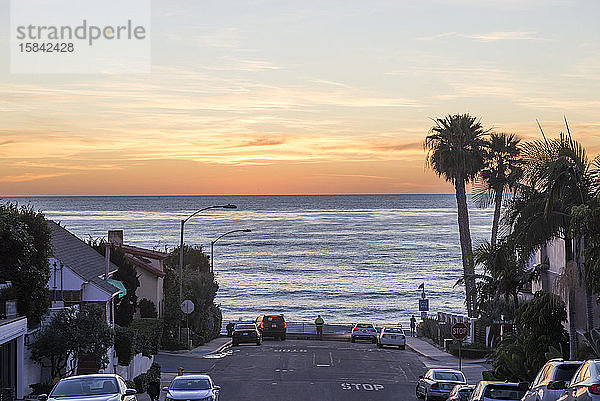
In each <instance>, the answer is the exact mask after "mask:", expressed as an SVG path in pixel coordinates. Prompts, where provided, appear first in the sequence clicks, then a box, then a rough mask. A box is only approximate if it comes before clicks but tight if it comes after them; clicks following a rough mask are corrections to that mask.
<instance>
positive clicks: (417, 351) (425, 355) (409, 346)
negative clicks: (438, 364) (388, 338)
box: [406, 342, 437, 361]
mask: <svg viewBox="0 0 600 401" xmlns="http://www.w3.org/2000/svg"><path fill="white" fill-rule="evenodd" d="M406 346H407V347H408V348H410V349H411V351H413V352H415V353H417V354H419V355H421V356H422V357H423V358H427V359H429V360H431V361H437V359H435V358H434V357H432V356H430V355H427V354H426V353H424V352H422V351H419V350H418V349H416V348H414V347H412V346H411V345H410V344H409V343H408V342H407V343H406Z"/></svg>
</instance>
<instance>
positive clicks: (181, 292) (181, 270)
mask: <svg viewBox="0 0 600 401" xmlns="http://www.w3.org/2000/svg"><path fill="white" fill-rule="evenodd" d="M208 209H237V206H236V205H232V204H227V205H215V206H209V207H205V208H203V209H200V210H197V211H195V212H194V213H192V214H191V215H189V216H188V217H187V218H186V219H183V220H181V240H180V241H179V303H181V301H182V298H183V225H184V224H185V222H186V221H188V220H189V219H191V218H192V217H194V216H195V215H197V214H198V213H200V212H203V211H205V210H208Z"/></svg>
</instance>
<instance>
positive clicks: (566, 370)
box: [554, 363, 581, 382]
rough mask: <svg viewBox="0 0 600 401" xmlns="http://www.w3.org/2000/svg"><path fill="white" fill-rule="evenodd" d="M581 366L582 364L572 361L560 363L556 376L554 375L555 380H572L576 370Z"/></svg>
mask: <svg viewBox="0 0 600 401" xmlns="http://www.w3.org/2000/svg"><path fill="white" fill-rule="evenodd" d="M580 366H581V364H572V363H569V364H565V365H560V366H559V367H558V368H556V376H555V377H554V380H557V381H567V382H568V381H571V379H572V378H573V375H574V374H575V371H577V369H579V367H580Z"/></svg>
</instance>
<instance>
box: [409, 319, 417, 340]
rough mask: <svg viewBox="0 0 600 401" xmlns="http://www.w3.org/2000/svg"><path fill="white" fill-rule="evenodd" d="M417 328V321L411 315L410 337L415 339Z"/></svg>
mask: <svg viewBox="0 0 600 401" xmlns="http://www.w3.org/2000/svg"><path fill="white" fill-rule="evenodd" d="M416 327H417V319H415V315H412V317H411V318H410V336H411V337H415V329H416Z"/></svg>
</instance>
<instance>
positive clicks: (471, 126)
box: [423, 114, 487, 317]
mask: <svg viewBox="0 0 600 401" xmlns="http://www.w3.org/2000/svg"><path fill="white" fill-rule="evenodd" d="M434 122H435V125H434V126H433V127H432V128H431V131H430V132H429V135H427V137H426V138H425V142H424V145H423V147H424V148H425V150H426V151H427V158H426V161H427V165H428V166H429V167H431V168H432V169H433V171H435V172H436V173H437V175H438V176H440V177H444V178H445V179H446V181H448V182H451V183H452V184H454V189H455V191H456V204H457V209H458V231H459V235H460V247H461V253H462V263H463V273H464V276H465V290H466V304H467V313H468V315H469V316H470V317H474V316H475V304H476V299H475V295H476V294H475V292H474V291H473V289H474V286H475V280H474V278H473V272H474V266H473V255H472V253H473V249H472V244H471V230H470V228H469V211H468V208H467V195H466V190H465V186H466V184H467V183H468V182H470V181H472V180H473V179H474V178H475V177H476V176H477V174H479V172H480V171H481V169H482V168H483V165H484V147H485V136H486V134H487V130H485V129H484V128H483V127H482V125H481V123H480V122H479V121H478V120H477V119H476V118H475V117H472V116H471V115H469V114H454V115H448V116H447V117H445V118H436V119H435V120H434Z"/></svg>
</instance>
